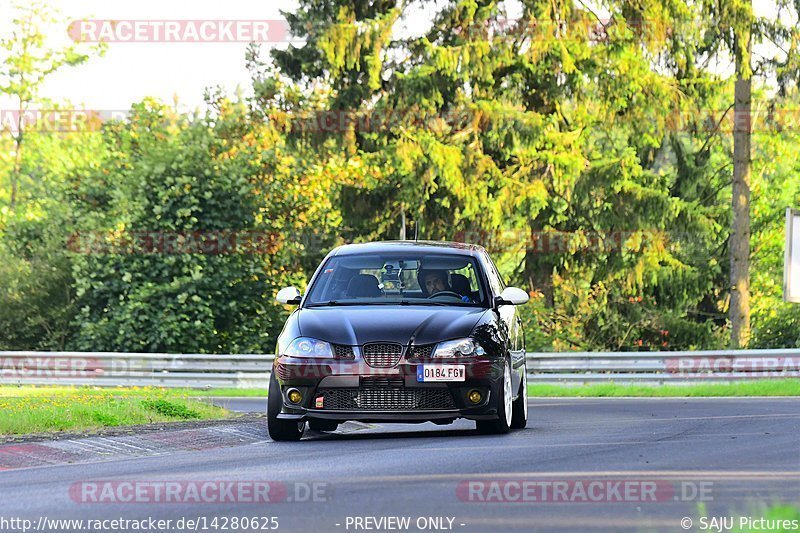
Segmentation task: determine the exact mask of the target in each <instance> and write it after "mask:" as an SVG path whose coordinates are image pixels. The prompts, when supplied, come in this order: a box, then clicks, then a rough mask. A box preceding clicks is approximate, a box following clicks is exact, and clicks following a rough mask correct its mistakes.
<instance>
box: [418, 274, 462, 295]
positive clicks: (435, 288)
mask: <svg viewBox="0 0 800 533" xmlns="http://www.w3.org/2000/svg"><path fill="white" fill-rule="evenodd" d="M417 281H418V282H419V286H420V288H421V289H422V293H423V294H424V295H425V297H426V298H430V297H431V296H433V295H434V294H437V293H440V292H454V291H453V288H452V287H451V286H450V282H449V281H448V275H447V272H446V271H445V270H420V271H419V273H418V274H417ZM461 300H462V301H464V302H468V303H470V302H472V299H470V298H469V297H468V296H461Z"/></svg>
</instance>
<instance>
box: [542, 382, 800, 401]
mask: <svg viewBox="0 0 800 533" xmlns="http://www.w3.org/2000/svg"><path fill="white" fill-rule="evenodd" d="M528 395H529V396H545V397H593V398H602V397H609V398H614V397H621V396H637V397H644V398H649V397H652V398H655V397H717V396H800V379H771V380H761V381H747V382H742V383H697V384H689V385H636V384H631V385H629V384H621V383H596V384H591V385H546V384H535V385H528Z"/></svg>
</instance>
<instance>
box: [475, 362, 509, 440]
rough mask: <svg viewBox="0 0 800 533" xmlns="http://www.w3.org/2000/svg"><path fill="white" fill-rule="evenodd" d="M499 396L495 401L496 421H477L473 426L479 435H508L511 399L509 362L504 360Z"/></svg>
mask: <svg viewBox="0 0 800 533" xmlns="http://www.w3.org/2000/svg"><path fill="white" fill-rule="evenodd" d="M498 392H499V394H498V395H497V398H495V401H496V402H497V414H498V415H499V416H498V419H497V420H477V421H475V425H476V427H477V428H478V431H479V432H480V433H488V434H501V433H508V432H509V430H510V429H511V413H512V409H513V407H512V398H513V393H512V391H511V362H510V361H509V360H508V359H506V364H505V367H504V368H503V381H501V382H500V389H499V390H498Z"/></svg>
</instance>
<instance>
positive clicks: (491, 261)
mask: <svg viewBox="0 0 800 533" xmlns="http://www.w3.org/2000/svg"><path fill="white" fill-rule="evenodd" d="M487 257H488V256H487ZM489 263H490V264H491V265H492V270H494V275H495V276H497V282H498V283H499V284H500V292H503V289H505V288H506V283H505V281H503V276H501V275H500V271H499V270H498V269H497V265H495V264H494V260H493V259H492V258H491V257H489Z"/></svg>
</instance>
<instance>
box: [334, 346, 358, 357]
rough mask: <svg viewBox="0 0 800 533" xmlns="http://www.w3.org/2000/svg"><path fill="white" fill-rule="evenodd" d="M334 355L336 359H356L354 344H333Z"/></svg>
mask: <svg viewBox="0 0 800 533" xmlns="http://www.w3.org/2000/svg"><path fill="white" fill-rule="evenodd" d="M333 357H334V358H336V359H355V358H356V356H355V353H353V347H352V346H345V345H343V344H334V345H333Z"/></svg>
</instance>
